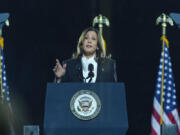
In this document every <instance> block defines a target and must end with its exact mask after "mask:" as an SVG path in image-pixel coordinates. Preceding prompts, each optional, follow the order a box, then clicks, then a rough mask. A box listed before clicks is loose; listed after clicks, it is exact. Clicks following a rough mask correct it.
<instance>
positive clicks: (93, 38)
mask: <svg viewBox="0 0 180 135" xmlns="http://www.w3.org/2000/svg"><path fill="white" fill-rule="evenodd" d="M84 39H92V40H97V39H96V38H95V37H92V38H89V37H84Z"/></svg>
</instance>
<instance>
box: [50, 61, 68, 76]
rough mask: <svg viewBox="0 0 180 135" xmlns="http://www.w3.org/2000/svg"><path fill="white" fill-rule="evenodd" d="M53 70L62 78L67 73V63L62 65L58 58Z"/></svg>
mask: <svg viewBox="0 0 180 135" xmlns="http://www.w3.org/2000/svg"><path fill="white" fill-rule="evenodd" d="M53 72H54V75H55V76H56V78H57V79H61V78H62V77H63V76H64V75H65V73H66V64H63V66H62V65H61V64H60V62H59V60H58V59H56V65H55V67H54V68H53Z"/></svg>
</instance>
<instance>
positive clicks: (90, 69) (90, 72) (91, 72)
mask: <svg viewBox="0 0 180 135" xmlns="http://www.w3.org/2000/svg"><path fill="white" fill-rule="evenodd" d="M88 70H89V73H88V77H87V78H86V79H88V78H90V79H89V83H90V82H91V81H92V78H93V77H94V72H93V71H94V66H93V64H89V65H88Z"/></svg>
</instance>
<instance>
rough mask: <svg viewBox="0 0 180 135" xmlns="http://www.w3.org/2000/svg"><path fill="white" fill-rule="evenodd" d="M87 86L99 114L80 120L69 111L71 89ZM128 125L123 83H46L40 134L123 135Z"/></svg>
mask: <svg viewBox="0 0 180 135" xmlns="http://www.w3.org/2000/svg"><path fill="white" fill-rule="evenodd" d="M80 90H89V91H92V92H94V93H96V94H97V96H98V97H99V99H100V101H101V110H100V112H99V114H98V115H97V116H96V117H95V118H93V119H91V120H80V119H78V118H77V117H75V115H74V114H73V113H72V111H71V109H70V102H71V99H72V97H73V95H74V94H75V93H77V92H78V91H80ZM127 129H128V119H127V109H126V96H125V87H124V84H123V83H60V84H57V83H48V84H47V91H46V103H45V113H44V129H43V132H44V135H125V134H126V132H127Z"/></svg>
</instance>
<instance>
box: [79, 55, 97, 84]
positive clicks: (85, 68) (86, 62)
mask: <svg viewBox="0 0 180 135" xmlns="http://www.w3.org/2000/svg"><path fill="white" fill-rule="evenodd" d="M81 63H82V73H83V77H84V78H86V77H88V74H89V71H88V66H89V64H93V66H94V70H93V72H94V77H93V78H92V80H91V83H95V82H96V78H97V66H98V65H97V62H96V61H95V56H93V57H91V58H89V59H87V58H86V57H85V56H84V55H83V56H82V58H81ZM89 79H90V78H88V79H84V82H85V83H87V82H89Z"/></svg>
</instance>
